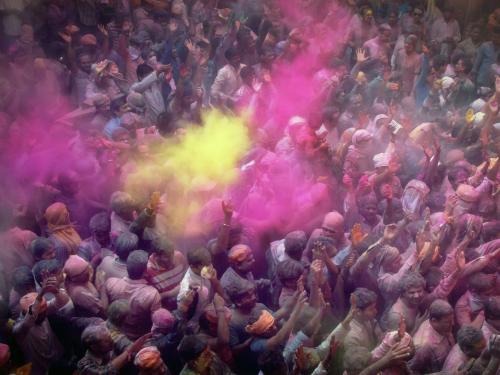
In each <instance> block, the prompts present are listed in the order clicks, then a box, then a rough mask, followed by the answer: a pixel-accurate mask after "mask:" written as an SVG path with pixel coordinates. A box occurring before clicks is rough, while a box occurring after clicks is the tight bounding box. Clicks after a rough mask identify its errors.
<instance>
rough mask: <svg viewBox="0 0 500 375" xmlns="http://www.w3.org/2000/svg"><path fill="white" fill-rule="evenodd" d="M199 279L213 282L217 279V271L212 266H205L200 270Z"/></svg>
mask: <svg viewBox="0 0 500 375" xmlns="http://www.w3.org/2000/svg"><path fill="white" fill-rule="evenodd" d="M201 277H203V278H205V279H207V280H210V281H213V280H216V279H217V271H216V270H215V268H214V266H212V265H210V266H205V267H203V268H202V269H201Z"/></svg>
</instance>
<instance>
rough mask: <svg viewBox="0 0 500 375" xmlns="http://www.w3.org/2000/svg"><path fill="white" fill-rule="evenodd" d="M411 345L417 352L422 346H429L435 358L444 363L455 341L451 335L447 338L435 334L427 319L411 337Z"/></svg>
mask: <svg viewBox="0 0 500 375" xmlns="http://www.w3.org/2000/svg"><path fill="white" fill-rule="evenodd" d="M413 343H414V344H415V348H416V349H417V350H418V349H419V348H422V347H424V346H430V347H431V348H432V350H433V352H434V354H435V355H436V357H437V358H438V359H439V360H442V361H443V363H444V361H445V359H446V357H447V356H448V353H449V352H450V350H451V348H452V346H453V345H455V339H454V338H453V335H452V334H451V333H450V335H449V336H443V335H441V334H439V333H438V332H436V330H435V329H434V328H432V326H431V323H430V321H429V320H428V319H427V320H426V321H425V322H423V323H422V325H421V326H420V328H419V329H418V330H417V332H416V333H415V335H414V336H413Z"/></svg>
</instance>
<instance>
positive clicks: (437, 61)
mask: <svg viewBox="0 0 500 375" xmlns="http://www.w3.org/2000/svg"><path fill="white" fill-rule="evenodd" d="M446 64H448V58H447V57H446V56H444V55H436V56H434V57H433V58H432V67H433V68H434V69H435V70H439V69H441V68H443V67H445V66H446Z"/></svg>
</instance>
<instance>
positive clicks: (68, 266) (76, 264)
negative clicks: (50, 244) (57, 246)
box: [64, 255, 89, 279]
mask: <svg viewBox="0 0 500 375" xmlns="http://www.w3.org/2000/svg"><path fill="white" fill-rule="evenodd" d="M88 268H89V262H87V261H86V260H85V259H83V258H82V257H79V256H78V255H70V257H69V258H68V260H67V261H66V263H64V272H65V273H66V275H67V276H68V277H69V278H70V279H71V278H73V277H75V276H78V275H81V274H82V273H83V272H85V270H87V269H88Z"/></svg>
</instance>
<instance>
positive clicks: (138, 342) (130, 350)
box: [127, 333, 153, 356]
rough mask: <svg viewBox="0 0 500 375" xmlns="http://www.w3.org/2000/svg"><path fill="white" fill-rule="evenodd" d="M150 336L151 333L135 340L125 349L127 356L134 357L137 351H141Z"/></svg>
mask: <svg viewBox="0 0 500 375" xmlns="http://www.w3.org/2000/svg"><path fill="white" fill-rule="evenodd" d="M152 335H153V334H152V333H146V334H145V335H144V336H141V337H139V338H138V339H137V340H135V341H134V342H133V343H132V345H130V346H129V347H128V348H127V352H128V353H129V355H131V356H134V355H135V354H136V353H137V352H138V351H139V350H141V349H142V347H143V346H144V344H145V343H146V341H148V340H149V339H150V338H151V336H152Z"/></svg>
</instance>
